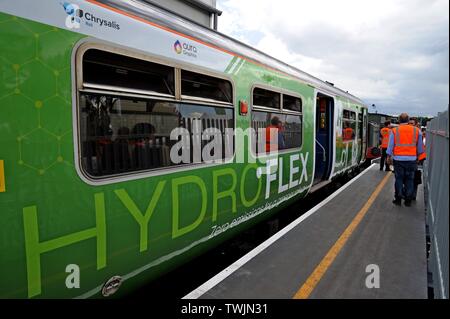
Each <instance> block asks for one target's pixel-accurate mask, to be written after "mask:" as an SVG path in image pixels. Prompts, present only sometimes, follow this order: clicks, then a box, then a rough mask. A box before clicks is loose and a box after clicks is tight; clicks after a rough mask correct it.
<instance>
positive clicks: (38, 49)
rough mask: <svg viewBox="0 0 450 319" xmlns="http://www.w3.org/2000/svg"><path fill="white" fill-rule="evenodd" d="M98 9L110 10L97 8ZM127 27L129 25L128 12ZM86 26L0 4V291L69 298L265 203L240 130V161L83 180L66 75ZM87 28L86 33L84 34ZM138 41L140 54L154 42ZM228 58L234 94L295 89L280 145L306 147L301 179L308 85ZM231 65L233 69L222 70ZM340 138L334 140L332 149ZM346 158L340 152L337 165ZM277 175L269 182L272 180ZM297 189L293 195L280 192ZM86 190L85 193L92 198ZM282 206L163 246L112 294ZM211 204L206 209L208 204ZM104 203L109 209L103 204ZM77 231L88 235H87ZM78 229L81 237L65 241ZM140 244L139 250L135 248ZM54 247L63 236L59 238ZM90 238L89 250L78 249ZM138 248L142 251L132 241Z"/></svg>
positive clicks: (310, 149) (309, 109)
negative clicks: (293, 141) (69, 269)
mask: <svg viewBox="0 0 450 319" xmlns="http://www.w3.org/2000/svg"><path fill="white" fill-rule="evenodd" d="M104 13H105V16H107V15H108V14H107V12H106V11H105V12H104ZM61 14H62V15H64V12H63V11H62V12H61ZM129 27H130V28H133V24H132V22H130V26H129ZM149 28H150V26H149ZM36 35H37V36H36ZM84 37H85V36H84V35H82V34H79V33H76V32H73V31H69V30H66V29H60V28H57V27H52V26H50V25H47V24H43V23H38V22H33V21H30V20H26V19H22V18H19V17H13V16H10V15H8V14H4V13H1V12H0V119H1V121H2V125H0V147H1V149H2V150H3V152H2V154H1V156H0V159H1V160H4V161H5V163H9V164H8V165H6V166H5V179H6V180H5V183H6V185H7V188H6V191H5V192H3V193H0V212H1V214H0V233H1V234H2V240H1V241H0V252H1V258H0V269H1V270H2V271H1V272H0V298H26V297H36V296H39V297H42V298H72V297H76V296H79V295H82V294H84V293H85V292H87V291H90V290H91V289H93V288H95V287H98V286H99V285H101V284H102V283H103V282H104V280H106V279H108V278H107V277H108V276H110V275H113V274H122V275H125V274H130V273H131V272H133V271H134V270H136V269H139V268H141V267H143V266H145V265H148V264H149V263H151V262H153V261H155V260H156V259H158V258H160V257H162V256H171V255H172V254H173V252H174V251H178V250H183V249H185V248H186V247H187V246H189V245H190V244H192V243H193V242H195V241H196V240H198V239H200V238H205V237H206V236H208V235H209V234H210V231H211V226H213V222H215V221H217V220H220V223H221V224H226V223H230V222H231V221H232V220H233V219H234V218H236V217H235V216H236V214H238V215H241V214H244V213H246V212H248V211H250V210H253V209H259V208H262V207H264V206H265V205H266V204H267V203H268V201H266V200H265V199H264V198H263V197H261V192H262V187H263V184H264V183H265V177H264V175H263V177H262V178H259V179H258V178H257V177H256V176H255V175H256V174H255V172H256V169H257V167H258V166H257V164H252V163H249V162H250V161H251V160H253V159H254V157H253V155H252V154H251V152H250V151H249V149H248V140H247V139H246V138H243V139H242V140H239V136H236V141H235V145H236V157H238V156H242V158H243V159H245V163H243V164H240V163H239V162H238V161H236V160H235V161H234V162H230V163H225V164H220V165H215V166H207V165H205V166H202V165H199V166H198V167H196V168H193V169H190V170H189V171H187V170H182V169H179V170H177V169H174V170H167V171H165V172H158V173H161V174H162V175H161V176H158V177H157V176H153V175H152V174H151V173H148V174H147V173H140V174H141V175H145V174H147V176H142V177H139V178H138V179H135V180H128V181H123V180H121V181H120V182H118V181H114V180H113V179H111V180H110V181H108V182H107V183H106V184H105V185H101V186H93V185H90V184H88V183H85V182H84V181H83V180H82V179H81V178H80V177H79V176H78V173H77V171H76V169H75V166H76V163H75V160H78V159H77V158H78V157H77V156H76V154H75V153H74V152H75V150H76V145H74V138H76V136H74V134H75V133H74V132H73V131H72V127H73V124H74V121H76V118H74V117H73V108H74V105H73V104H72V99H73V98H75V97H76V92H73V86H72V85H73V83H72V72H74V71H75V70H73V69H72V62H73V57H74V56H76V52H75V51H74V47H75V45H76V44H77V43H79V41H80V40H81V39H83V38H84ZM90 40H92V41H96V40H95V39H94V38H90ZM105 40H108V41H110V43H111V45H112V46H115V45H117V47H120V48H121V49H123V50H129V51H131V52H133V51H134V50H133V49H132V48H126V47H125V46H124V43H115V44H114V40H113V39H105ZM147 53H148V54H149V56H152V54H153V52H147ZM168 58H169V57H168ZM230 60H231V61H230V63H229V65H228V67H227V69H226V70H225V71H226V72H223V73H224V74H225V73H227V76H229V77H231V78H232V80H233V92H234V93H235V95H234V104H235V105H236V106H237V105H238V101H239V100H246V101H252V96H251V88H252V87H253V86H254V85H256V84H259V85H261V84H263V85H269V86H272V87H274V88H277V89H279V90H286V91H289V92H293V93H296V94H298V95H300V96H302V97H303V98H304V99H303V119H302V120H303V121H302V122H303V140H304V143H303V146H302V150H301V151H292V152H286V153H283V154H280V155H279V157H280V158H282V159H283V161H285V162H286V161H287V159H288V157H289V156H290V155H291V154H294V153H296V154H299V155H300V154H306V153H309V154H310V159H309V161H308V164H307V175H308V180H309V178H310V177H311V178H312V176H313V175H314V172H313V164H314V156H313V155H314V140H313V132H314V127H315V126H314V112H313V110H314V106H315V104H314V101H315V96H314V87H312V86H308V85H306V84H304V83H301V82H300V81H298V80H297V79H295V78H293V77H289V76H288V75H285V74H282V73H280V72H277V71H275V70H273V69H269V68H266V67H264V66H263V65H261V64H257V63H253V62H252V61H250V60H240V59H238V58H237V57H232V58H231V57H230ZM172 62H173V61H172ZM193 63H194V64H197V65H194V64H192V68H193V70H195V68H198V70H203V69H204V68H205V67H206V68H207V66H205V65H201V59H198V60H196V61H193ZM177 65H178V64H177ZM233 67H234V68H233ZM231 68H233V72H232V74H230V73H229V71H231ZM238 71H239V72H238ZM236 74H238V75H236ZM338 100H340V101H341V102H342V105H343V106H344V107H353V106H352V105H353V104H354V103H350V102H349V101H347V100H346V99H343V98H340V97H338ZM251 112H252V108H251V105H250V108H249V113H248V114H247V115H246V116H241V115H240V114H239V110H238V107H235V118H236V122H235V123H236V129H237V130H241V131H245V130H246V129H248V128H249V127H250V126H251V115H252V114H251ZM339 116H340V114H338V118H339ZM75 124H76V125H79V123H75ZM244 140H245V141H244ZM343 146H344V145H343V143H342V141H339V140H338V141H337V146H336V148H337V149H336V160H337V161H338V159H340V155H341V154H342V151H343V150H344V148H343ZM349 155H350V156H351V154H349ZM350 163H351V162H350V161H347V164H346V167H348V165H350ZM342 169H343V170H345V167H342ZM286 173H287V172H286ZM282 177H283V179H284V180H286V178H287V177H288V175H286V174H283V176H282ZM162 181H163V182H162ZM119 183H120V185H119ZM164 183H169V184H170V185H171V187H169V184H168V185H167V186H165V184H164ZM237 183H239V188H238V185H237ZM276 184H277V183H276V182H274V183H273V185H274V187H275V185H276ZM146 190H151V191H152V192H153V193H150V194H149V193H148V192H147V191H146ZM100 192H101V193H100ZM238 192H239V194H238ZM306 193H307V192H304V194H306ZM103 194H104V195H103ZM282 195H283V194H278V192H276V191H274V192H272V193H271V195H270V198H269V201H270V202H272V201H276V200H278V199H279V197H280V196H282ZM302 196H303V195H299V196H296V197H294V198H292V199H290V200H289V201H288V202H285V204H289V203H290V202H293V201H295V200H298V199H299V198H301V197H302ZM93 199H95V203H92V201H93ZM36 203H39V204H36ZM282 206H283V205H279V206H277V207H276V208H274V209H272V210H270V211H267V212H265V213H264V214H261V215H260V217H257V218H254V219H250V220H248V221H246V222H245V223H243V224H242V227H239V228H237V227H236V228H230V229H229V230H227V235H226V236H216V237H214V238H212V239H210V240H208V241H206V242H204V243H203V244H202V245H201V246H198V248H199V249H191V250H187V251H186V252H184V253H183V254H181V255H179V256H178V257H177V258H169V257H167V260H166V261H165V262H164V263H162V264H160V265H158V266H156V267H152V268H151V269H150V270H149V271H145V272H142V273H140V274H139V275H138V277H137V278H134V279H133V280H130V281H127V283H126V285H123V288H121V289H120V290H119V292H118V294H123V293H126V292H128V291H129V290H132V289H135V288H137V287H138V286H139V285H140V284H141V283H143V282H149V281H151V280H153V279H155V278H157V277H158V276H161V275H162V274H163V273H164V272H165V271H167V269H173V268H174V267H177V266H179V265H181V264H182V263H183V262H184V261H185V260H187V259H189V258H192V257H193V256H195V254H198V253H200V252H201V251H203V250H204V249H209V248H211V247H214V246H216V245H218V244H219V243H220V242H221V241H222V240H224V239H225V238H230V237H231V236H233V235H235V234H237V233H238V232H239V231H240V230H242V229H244V228H247V227H250V226H252V225H253V224H254V223H256V222H259V221H261V220H262V219H263V218H266V217H268V216H270V214H273V213H275V212H276V211H277V210H279V209H281V207H282ZM89 207H92V210H93V209H94V207H95V214H96V217H95V221H96V225H95V227H94V228H90V229H86V228H87V227H90V225H92V224H94V216H93V215H92V211H91V209H90V208H89ZM139 208H140V209H139ZM145 208H146V209H145ZM209 208H210V209H211V218H208V217H209V216H206V213H207V210H208V209H209ZM38 209H39V216H37V210H38ZM105 209H108V212H107V216H106V212H105ZM141 209H142V210H141ZM143 209H145V211H144V210H143ZM219 212H220V217H219ZM62 214H63V215H62ZM130 214H131V216H133V217H130ZM38 217H39V219H37V218H38ZM38 222H39V223H38ZM106 222H107V223H108V224H107V226H108V231H107V232H106ZM136 223H137V224H138V225H139V232H140V233H139V236H138V235H137V234H136V233H137V227H136ZM68 227H70V228H69V229H74V230H78V229H86V230H84V231H81V232H75V233H73V234H71V235H68V236H61V234H66V233H71V232H73V230H72V231H69V230H68V231H63V229H68ZM171 230H172V233H171ZM52 234H58V235H55V237H57V236H61V237H58V238H56V239H51V240H48V241H47V239H48V238H52V237H48V236H47V235H50V236H51V235H52ZM183 235H185V236H183ZM180 236H183V237H182V238H181V239H182V240H181V239H180V240H173V239H174V238H178V237H180ZM138 238H139V239H138ZM86 239H95V240H96V243H97V245H96V246H94V244H93V242H92V243H91V242H90V241H86ZM40 240H41V242H40ZM80 241H83V243H80V244H77V245H71V244H73V243H78V242H80ZM149 243H150V244H149ZM68 245H70V247H68ZM138 245H139V251H138V249H136V247H137V246H138ZM148 245H151V249H148ZM63 247H67V248H65V249H59V250H58V248H63ZM106 247H107V248H108V251H107V252H106ZM86 248H87V249H86ZM55 249H56V251H55ZM90 249H92V252H88V250H90ZM95 249H96V256H94V254H95V252H94V251H95ZM50 251H51V252H53V251H55V253H48V254H46V255H44V256H45V257H44V258H43V259H42V258H41V256H42V254H44V253H45V252H50ZM69 251H70V254H71V255H70V256H69V255H68V252H69ZM144 251H145V254H143V253H140V252H144ZM59 252H61V253H59ZM107 253H108V255H106V254H107ZM68 257H70V259H72V258H73V259H74V260H73V262H75V263H78V264H79V265H80V269H81V276H82V278H83V279H82V284H81V288H80V289H67V288H66V287H65V285H64V269H61V268H60V267H61V266H63V265H62V263H65V262H66V260H67V258H68ZM106 257H108V263H107V267H106ZM75 258H76V259H75ZM91 265H92V266H91ZM95 265H96V267H95ZM64 266H65V265H64ZM98 269H102V271H98ZM11 274H14V275H11Z"/></svg>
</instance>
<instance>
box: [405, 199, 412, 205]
mask: <svg viewBox="0 0 450 319" xmlns="http://www.w3.org/2000/svg"><path fill="white" fill-rule="evenodd" d="M405 206H406V207H411V200H410V199H409V200H408V199H407V200H405Z"/></svg>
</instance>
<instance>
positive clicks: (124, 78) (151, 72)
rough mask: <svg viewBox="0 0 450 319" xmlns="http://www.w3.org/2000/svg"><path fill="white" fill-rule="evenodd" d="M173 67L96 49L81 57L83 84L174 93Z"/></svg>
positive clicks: (100, 87)
mask: <svg viewBox="0 0 450 319" xmlns="http://www.w3.org/2000/svg"><path fill="white" fill-rule="evenodd" d="M174 74H175V70H174V68H173V67H169V66H165V65H161V64H156V63H152V62H149V61H144V60H140V59H136V58H132V57H128V56H124V55H119V54H115V53H111V52H106V51H101V50H97V49H89V50H87V51H86V52H85V53H84V56H83V87H84V88H97V89H110V90H114V91H129V90H133V91H144V92H140V93H146V94H155V93H156V94H163V95H170V96H174V95H175V80H174Z"/></svg>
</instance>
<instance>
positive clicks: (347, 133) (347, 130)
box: [342, 110, 356, 141]
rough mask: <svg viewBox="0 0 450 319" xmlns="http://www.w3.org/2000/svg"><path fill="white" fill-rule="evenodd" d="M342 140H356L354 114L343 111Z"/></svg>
mask: <svg viewBox="0 0 450 319" xmlns="http://www.w3.org/2000/svg"><path fill="white" fill-rule="evenodd" d="M342 117H343V120H342V140H343V141H352V140H354V139H355V138H356V113H355V112H352V111H349V110H343V115H342Z"/></svg>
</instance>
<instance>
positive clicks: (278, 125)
mask: <svg viewBox="0 0 450 319" xmlns="http://www.w3.org/2000/svg"><path fill="white" fill-rule="evenodd" d="M282 130H283V123H282V122H281V120H280V118H279V117H278V116H274V117H272V119H271V120H270V125H269V126H267V127H266V152H267V153H269V152H272V151H276V150H282V149H285V148H286V147H285V141H284V136H283V132H282ZM274 134H275V135H274Z"/></svg>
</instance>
